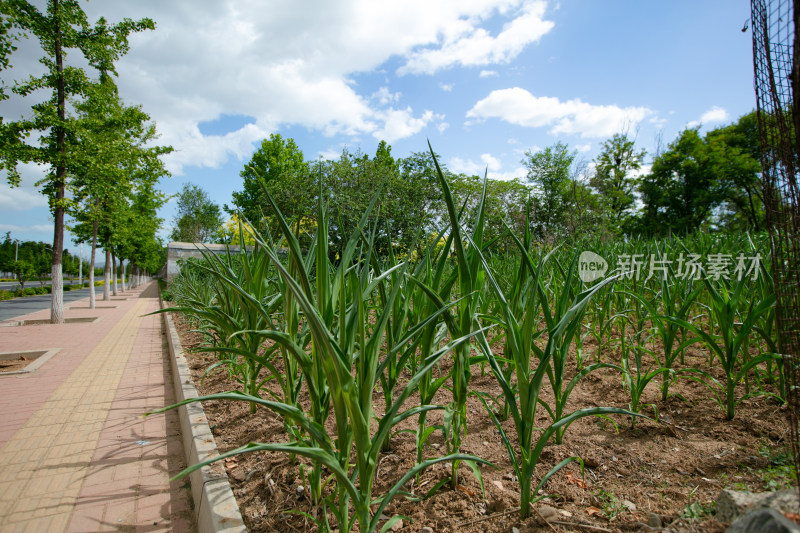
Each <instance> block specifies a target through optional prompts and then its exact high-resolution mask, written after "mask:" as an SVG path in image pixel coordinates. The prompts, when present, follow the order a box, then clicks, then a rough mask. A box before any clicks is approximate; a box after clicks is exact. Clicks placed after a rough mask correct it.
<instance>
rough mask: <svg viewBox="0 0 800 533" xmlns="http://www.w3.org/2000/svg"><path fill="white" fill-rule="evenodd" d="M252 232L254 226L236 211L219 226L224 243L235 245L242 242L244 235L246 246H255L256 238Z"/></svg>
mask: <svg viewBox="0 0 800 533" xmlns="http://www.w3.org/2000/svg"><path fill="white" fill-rule="evenodd" d="M252 232H253V227H252V226H251V225H250V224H248V223H247V222H243V221H242V220H241V219H240V218H239V215H237V214H236V213H234V214H233V215H232V216H231V219H230V220H228V221H227V222H225V223H224V224H223V225H222V226H221V227H220V228H219V234H220V237H221V239H220V240H221V242H222V244H231V245H234V246H239V245H240V244H242V237H244V245H245V246H254V245H255V243H256V240H255V238H254V237H253V233H252Z"/></svg>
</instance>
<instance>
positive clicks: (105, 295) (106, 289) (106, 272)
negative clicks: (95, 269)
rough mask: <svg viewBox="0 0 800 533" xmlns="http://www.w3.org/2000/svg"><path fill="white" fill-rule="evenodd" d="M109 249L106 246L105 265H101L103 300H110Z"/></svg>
mask: <svg viewBox="0 0 800 533" xmlns="http://www.w3.org/2000/svg"><path fill="white" fill-rule="evenodd" d="M109 285H111V251H110V250H109V249H108V248H107V247H106V266H105V267H103V300H105V301H109V300H111V291H110V287H109Z"/></svg>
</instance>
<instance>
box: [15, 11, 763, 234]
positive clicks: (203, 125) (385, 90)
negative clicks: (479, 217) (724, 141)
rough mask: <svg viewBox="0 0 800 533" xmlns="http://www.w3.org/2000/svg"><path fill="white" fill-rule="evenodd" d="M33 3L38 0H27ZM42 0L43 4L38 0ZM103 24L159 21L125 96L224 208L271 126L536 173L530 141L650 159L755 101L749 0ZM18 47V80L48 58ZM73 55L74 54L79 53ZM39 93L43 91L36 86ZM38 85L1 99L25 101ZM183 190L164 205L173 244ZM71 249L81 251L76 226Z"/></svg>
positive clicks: (36, 195) (34, 172) (190, 17)
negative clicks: (619, 137) (626, 141)
mask: <svg viewBox="0 0 800 533" xmlns="http://www.w3.org/2000/svg"><path fill="white" fill-rule="evenodd" d="M33 3H34V4H37V1H34V2H33ZM38 3H39V4H43V2H41V1H39V2H38ZM83 7H84V9H85V11H86V12H87V14H88V16H89V20H90V21H92V22H94V21H96V20H97V19H98V18H99V17H105V18H106V19H107V20H109V21H112V22H116V21H120V20H122V19H123V18H126V17H127V18H132V19H140V18H143V17H149V18H151V19H153V20H154V21H155V23H156V30H155V31H148V32H144V33H140V34H135V35H133V36H132V38H131V50H130V52H129V53H128V54H127V55H126V56H125V57H123V58H122V59H121V60H120V61H119V62H118V64H117V71H118V74H119V77H118V79H117V84H118V86H119V89H120V94H121V96H122V98H123V99H124V100H125V102H126V103H127V104H130V105H132V104H137V105H141V106H142V108H143V110H144V111H145V112H147V113H148V114H149V115H150V116H151V118H152V119H153V120H154V121H155V122H156V124H157V126H158V131H159V133H160V138H159V140H158V142H159V144H163V145H170V146H172V147H173V148H174V152H173V153H172V154H170V155H168V156H166V158H165V162H166V166H167V168H168V169H169V171H170V172H171V177H169V178H165V179H163V180H162V182H161V189H162V191H163V192H165V193H167V194H170V195H175V194H176V193H177V192H178V191H179V190H180V189H181V187H182V186H183V184H184V183H192V184H195V185H199V186H200V187H201V188H203V189H204V190H205V191H206V192H207V193H208V194H209V196H210V197H211V198H212V200H213V201H214V202H215V203H217V204H219V205H220V206H222V205H223V204H230V202H231V193H232V192H233V191H238V190H241V189H242V179H241V178H240V176H239V172H240V171H241V170H242V168H243V167H244V165H245V164H246V163H247V162H248V161H249V160H250V157H251V155H252V153H253V152H254V151H255V150H256V149H257V147H258V145H259V144H260V142H261V140H263V139H265V138H267V137H269V135H270V134H271V133H280V134H281V135H282V136H283V137H291V138H293V139H294V140H295V142H296V143H297V145H298V146H299V147H300V149H301V150H302V151H303V154H304V156H305V158H306V160H309V161H314V160H317V159H319V158H323V159H335V158H337V157H339V155H340V154H341V152H342V150H343V149H345V148H346V149H348V150H350V151H351V152H352V151H356V150H360V151H362V152H363V153H366V154H370V155H372V154H374V153H375V149H376V147H377V145H378V143H379V142H380V141H381V140H385V141H387V142H388V143H389V144H390V145H391V147H392V155H393V156H395V157H396V158H397V157H405V156H408V155H410V154H412V153H414V152H423V151H426V150H427V148H428V145H427V142H428V141H430V143H431V145H432V146H433V148H434V150H435V151H436V153H437V154H439V155H440V156H441V157H442V159H443V162H444V163H445V164H446V165H447V167H448V168H449V169H450V170H451V171H453V172H464V173H467V174H478V175H481V176H482V175H483V174H484V172H488V176H489V178H493V179H512V178H524V177H525V169H524V167H523V165H522V160H523V158H524V156H525V153H526V151H536V150H539V149H542V148H545V147H547V146H550V145H553V144H555V143H556V142H559V141H560V142H564V143H566V144H567V145H569V147H570V148H571V149H573V150H576V151H577V152H578V159H580V160H582V161H584V162H586V163H590V162H591V161H592V159H594V158H595V157H596V156H597V154H598V153H599V151H600V149H601V147H602V144H603V142H604V141H605V140H606V139H607V138H609V137H610V136H612V135H613V134H614V133H617V132H619V131H622V130H627V131H629V132H630V134H631V135H632V136H635V137H636V141H637V145H638V146H639V147H640V148H644V149H646V150H647V152H648V156H647V159H646V163H648V164H649V163H650V162H651V161H652V154H653V153H654V152H655V150H656V149H657V147H658V146H659V145H661V146H666V145H668V144H669V143H670V142H671V141H672V140H674V139H675V138H676V136H677V135H678V133H679V132H680V131H681V130H683V129H684V128H686V127H695V126H699V127H700V128H701V132H702V131H706V130H708V129H713V128H715V127H719V126H722V125H725V124H729V123H731V122H734V121H735V120H736V119H737V118H738V117H740V116H741V115H743V114H745V113H747V112H749V111H751V110H752V109H753V108H754V107H755V93H754V90H753V66H752V41H751V39H752V35H751V33H750V32H749V30H748V31H745V32H743V31H742V28H743V27H744V26H745V22H746V21H747V20H748V17H749V2H747V1H746V0H704V1H702V2H698V1H696V0H671V1H669V2H650V1H634V2H632V1H630V0H562V1H560V2H557V1H550V0H381V1H375V0H336V1H331V0H170V1H168V2H164V1H163V0H136V1H135V2H132V1H130V0H102V1H100V0H95V1H93V2H85V3H83ZM40 56H41V50H40V49H38V45H37V43H36V42H35V40H34V39H27V40H24V41H22V42H20V43H19V49H18V51H17V52H15V54H14V55H12V57H11V65H12V67H11V68H10V69H9V70H6V71H3V72H2V80H3V82H4V83H5V84H6V85H9V84H10V83H12V82H13V80H15V79H20V78H24V77H26V76H28V75H30V74H32V73H37V72H39V71H40V70H41V66H40V65H39V64H38V62H37V61H38V58H39V57H40ZM67 61H68V62H74V63H73V64H80V58H79V57H78V55H77V53H73V54H72V55H70V56H68V57H67ZM38 97H40V96H38ZM36 98H37V96H36V95H34V97H28V98H25V99H22V98H19V97H13V98H11V99H9V100H7V101H5V102H2V103H0V116H2V117H3V119H4V120H6V121H9V120H15V119H18V118H20V117H21V116H26V115H27V114H28V113H29V109H30V105H31V104H32V103H34V102H35V101H36ZM21 170H22V174H23V178H24V179H23V182H22V185H21V186H20V187H16V188H10V187H9V186H8V184H7V182H6V180H5V176H0V233H1V234H3V235H4V234H5V233H6V232H9V231H10V232H11V236H12V238H16V239H21V240H37V241H39V240H41V241H45V242H52V238H53V235H52V233H53V222H52V217H51V215H50V213H49V210H48V208H47V202H46V200H45V198H44V197H43V196H42V195H41V194H40V192H39V189H38V188H37V186H36V182H37V181H38V180H40V179H41V178H42V177H43V176H44V175H45V173H46V171H47V169H46V168H40V167H36V166H33V165H24V166H23V167H22V168H21ZM174 215H175V200H174V197H173V199H172V200H170V201H169V202H168V203H167V204H166V205H165V206H164V208H163V209H162V210H161V212H160V216H161V217H163V218H164V219H165V222H164V229H163V230H162V231H161V233H160V235H161V236H162V237H164V238H165V239H166V237H167V235H168V233H169V230H170V228H171V225H172V222H173V218H174ZM65 242H66V243H67V244H66V246H67V247H69V248H71V249H76V247H75V246H74V244H72V242H71V236H70V235H67V237H66V241H65Z"/></svg>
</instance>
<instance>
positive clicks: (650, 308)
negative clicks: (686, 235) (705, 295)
mask: <svg viewBox="0 0 800 533" xmlns="http://www.w3.org/2000/svg"><path fill="white" fill-rule="evenodd" d="M669 274H670V275H669V276H664V277H663V278H662V279H661V281H660V290H659V291H658V292H656V293H655V294H654V296H653V298H652V299H647V298H644V297H643V296H641V295H639V294H636V293H633V292H627V291H623V292H624V294H626V295H627V296H629V297H631V298H633V299H634V300H635V301H636V302H637V303H638V304H639V305H640V306H641V307H642V308H643V309H644V311H645V312H646V316H647V317H649V318H650V319H651V321H652V324H653V326H654V328H655V330H656V334H657V335H658V338H659V339H660V340H661V345H662V355H661V357H659V356H658V354H657V353H655V352H654V353H653V355H654V357H656V358H657V359H658V363H659V366H661V367H662V368H663V369H664V370H663V373H662V380H661V401H667V398H668V397H669V386H670V383H671V382H672V379H671V376H672V375H674V372H672V370H673V367H674V366H675V362H676V360H677V358H678V355H679V354H681V353H683V351H684V349H685V348H686V347H687V346H689V345H691V344H693V343H694V342H695V341H696V339H694V338H690V339H686V340H684V341H683V342H680V343H679V344H678V345H677V346H676V342H677V341H678V333H679V332H680V330H681V329H682V326H680V325H679V323H676V322H674V321H671V320H667V319H665V318H664V316H670V317H674V318H677V319H678V320H682V321H690V320H691V319H690V313H691V310H692V306H693V305H694V303H695V300H697V297H698V295H700V293H701V291H702V290H703V287H702V285H701V286H698V287H697V288H693V287H692V280H690V279H681V278H675V276H674V272H673V271H672V269H671V268H670V269H669ZM667 277H672V278H675V279H674V281H673V282H672V284H670V281H669V280H668V279H667Z"/></svg>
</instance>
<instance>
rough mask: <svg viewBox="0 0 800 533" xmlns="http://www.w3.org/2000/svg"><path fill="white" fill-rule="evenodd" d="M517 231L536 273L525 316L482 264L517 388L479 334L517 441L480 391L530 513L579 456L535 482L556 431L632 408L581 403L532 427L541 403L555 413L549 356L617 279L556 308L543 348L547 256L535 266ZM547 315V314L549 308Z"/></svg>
mask: <svg viewBox="0 0 800 533" xmlns="http://www.w3.org/2000/svg"><path fill="white" fill-rule="evenodd" d="M513 237H514V239H515V240H516V242H517V244H518V247H519V248H520V251H521V252H522V254H523V258H524V264H525V267H526V269H527V270H528V272H529V273H530V276H531V278H532V284H531V285H530V286H531V290H532V291H533V294H531V295H529V300H528V304H527V305H526V306H525V307H524V309H523V311H522V313H523V314H522V316H518V315H516V314H515V313H514V310H513V309H512V306H511V305H510V304H509V302H508V301H507V300H506V297H505V295H504V291H503V290H502V288H501V287H500V285H499V284H498V283H497V281H496V280H495V278H494V276H493V275H492V272H491V270H489V269H488V266H487V265H485V264H484V266H485V267H487V268H486V270H485V272H486V278H487V280H488V283H489V284H490V286H491V287H492V289H493V290H494V291H495V295H496V298H497V301H498V304H499V307H500V310H501V311H502V314H501V316H500V317H497V318H495V320H494V321H495V322H497V323H498V324H499V325H500V326H501V327H502V328H503V330H504V333H505V336H506V338H505V342H506V346H507V349H508V356H510V357H511V358H512V359H513V361H514V364H513V368H514V374H515V377H516V385H517V390H518V392H515V390H514V388H512V384H511V381H510V380H509V379H508V377H507V373H506V371H505V370H504V368H503V367H502V366H501V364H500V362H499V361H498V360H497V358H496V357H495V356H494V354H493V353H492V350H491V348H490V347H489V344H488V342H487V341H486V337H485V336H484V335H483V334H482V333H481V334H479V335H478V341H479V346H480V347H481V350H482V351H483V353H484V355H485V357H486V359H487V360H488V362H489V366H490V368H491V370H492V373H493V374H494V376H495V378H496V379H497V382H498V384H499V385H500V388H501V389H502V391H503V395H504V397H505V400H506V403H507V405H508V406H509V410H510V413H511V418H512V419H513V420H514V428H515V429H516V433H517V435H516V442H515V443H512V440H511V438H510V437H509V436H508V434H506V432H505V430H504V429H503V426H502V424H501V422H500V420H498V418H497V416H496V415H495V413H494V410H493V409H492V408H491V407H490V406H489V404H488V401H487V398H486V397H485V395H478V397H479V398H480V400H481V401H482V402H483V405H484V407H485V408H486V410H487V411H488V412H489V415H490V416H491V418H492V421H493V422H494V424H495V426H496V427H497V429H498V431H499V432H500V437H501V439H502V441H503V444H504V445H505V447H506V450H507V451H508V455H509V458H510V459H511V462H512V465H513V467H514V472H515V474H516V476H517V479H518V480H519V484H520V518H521V519H525V518H527V517H528V516H529V515H530V511H531V509H530V505H531V504H532V503H535V502H536V501H538V500H540V499H541V498H543V497H544V496H543V495H539V492H540V490H541V489H542V487H544V485H545V483H546V482H547V480H548V479H550V477H551V476H552V475H553V474H555V473H556V472H558V471H559V470H560V469H562V468H563V467H564V466H566V465H568V464H569V463H571V462H572V461H574V460H576V459H578V458H577V457H569V458H567V459H564V460H563V461H561V462H559V463H558V464H557V465H555V466H554V467H553V468H552V469H551V470H550V471H549V472H548V473H547V474H545V475H544V476H543V477H542V479H541V480H540V481H539V483H538V484H537V485H536V486H535V487H534V486H533V483H532V482H533V474H534V470H535V468H536V465H537V464H538V463H539V460H540V458H541V454H542V451H543V450H544V447H545V445H546V444H547V442H548V441H549V440H550V439H551V438H552V437H553V436H554V435H556V434H558V433H559V432H560V433H562V434H563V431H564V430H565V429H566V428H567V427H568V426H569V425H570V424H571V423H572V422H574V421H575V420H578V419H580V418H583V417H586V416H593V415H607V414H613V413H617V414H631V415H634V414H633V413H629V412H628V411H625V410H624V409H618V408H610V407H593V408H588V409H581V410H578V411H574V412H572V413H569V414H564V413H560V415H561V416H559V418H558V419H557V420H554V421H553V422H552V423H551V424H550V425H549V426H548V427H547V428H545V429H544V430H543V431H542V432H541V434H539V436H538V439H536V440H534V431H535V430H536V429H537V428H536V425H535V424H536V408H537V406H538V405H539V404H541V405H543V406H545V408H546V409H547V410H548V412H549V413H554V409H552V408H550V407H549V406H548V405H547V404H546V403H545V402H544V400H542V398H541V397H540V392H541V391H542V385H543V382H544V378H545V376H546V375H547V374H548V372H550V373H552V372H553V369H554V368H555V371H556V372H557V371H558V369H559V368H560V367H559V366H557V365H556V366H551V364H550V363H551V360H552V359H553V357H554V354H555V353H556V352H557V351H560V350H562V349H563V345H564V344H565V343H567V344H568V343H569V342H570V339H572V338H573V337H574V335H575V333H576V331H578V330H579V329H580V327H581V317H582V316H583V312H584V310H585V308H586V306H587V305H588V304H589V302H590V301H591V299H592V297H593V296H594V295H595V294H596V293H597V292H598V291H599V290H600V289H602V288H603V287H604V286H605V285H606V284H608V283H611V282H613V279H614V278H613V277H609V278H608V279H606V280H604V281H602V282H600V283H598V284H597V285H595V286H594V287H592V288H591V289H588V290H586V291H584V292H582V293H580V294H578V295H577V296H576V297H575V298H574V300H573V301H571V302H569V303H570V305H569V307H567V308H565V309H563V313H559V314H558V320H557V321H555V320H553V317H552V316H551V317H550V318H551V320H550V321H548V323H547V325H548V331H547V333H548V341H547V345H546V347H545V348H544V350H540V349H538V348H537V347H536V342H535V341H536V334H535V333H534V330H535V327H536V324H537V323H538V322H539V319H540V314H539V313H540V309H541V310H544V309H545V308H547V307H548V303H547V295H546V293H545V291H544V288H543V287H542V283H541V277H540V273H541V271H542V265H543V263H544V261H545V260H546V257H545V258H542V259H541V260H540V261H539V263H538V265H537V266H534V262H533V260H532V259H531V258H530V256H529V255H528V251H527V250H526V249H525V247H524V245H522V243H521V242H520V241H519V239H518V238H517V237H516V236H513ZM565 290H566V289H565ZM545 316H547V313H545ZM532 352H533V353H536V357H535V358H532V357H531V353H532ZM532 362H535V363H536V365H535V366H532V365H531V363H532ZM551 416H552V415H551ZM515 444H516V446H515Z"/></svg>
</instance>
